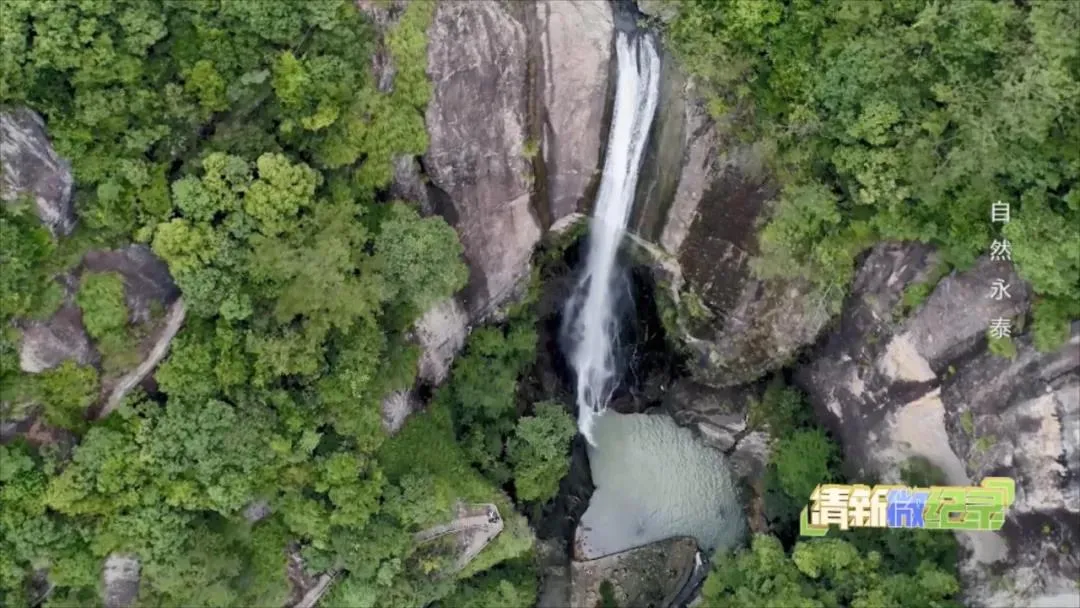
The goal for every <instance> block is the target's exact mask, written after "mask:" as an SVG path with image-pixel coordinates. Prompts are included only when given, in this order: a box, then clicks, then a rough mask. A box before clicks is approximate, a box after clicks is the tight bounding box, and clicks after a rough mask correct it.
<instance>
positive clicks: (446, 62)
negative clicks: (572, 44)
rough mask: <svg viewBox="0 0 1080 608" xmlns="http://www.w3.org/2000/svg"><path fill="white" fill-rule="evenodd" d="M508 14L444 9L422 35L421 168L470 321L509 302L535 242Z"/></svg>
mask: <svg viewBox="0 0 1080 608" xmlns="http://www.w3.org/2000/svg"><path fill="white" fill-rule="evenodd" d="M515 12H519V11H515V7H514V6H512V5H507V4H505V3H500V2H495V1H494V0H489V1H446V2H441V3H439V5H438V7H437V8H436V9H435V16H434V19H433V21H432V24H431V27H430V28H429V30H428V75H429V77H430V78H431V82H432V87H433V95H432V99H431V102H430V103H429V104H428V108H427V117H426V120H427V130H428V135H429V139H430V145H429V148H428V151H427V153H426V154H425V155H424V168H425V170H426V171H427V174H428V177H429V178H430V180H431V185H432V186H434V187H435V188H436V189H437V190H438V191H439V193H440V196H438V197H437V198H439V199H440V204H439V205H437V210H438V211H439V212H440V213H441V214H442V215H443V216H444V217H446V218H447V220H448V221H449V222H450V223H451V225H453V226H454V227H455V228H456V229H457V231H458V234H459V236H460V237H461V242H462V244H463V245H464V248H465V257H466V259H467V260H468V263H469V267H470V270H471V273H470V277H469V284H468V286H467V287H466V290H465V294H464V304H465V308H466V310H467V311H468V313H469V315H470V317H473V318H477V317H483V316H485V315H486V314H487V313H488V312H491V309H492V308H494V307H496V306H498V305H499V303H501V302H504V301H506V300H507V299H508V298H509V297H510V296H512V295H513V293H514V291H515V288H516V287H517V286H518V284H519V283H520V282H521V281H522V279H523V278H524V277H525V276H527V274H528V269H529V258H530V256H531V255H532V250H533V246H534V245H535V244H536V243H537V241H538V240H539V239H540V234H541V231H540V225H539V223H538V221H537V219H536V217H535V216H534V214H533V211H532V205H531V197H532V182H533V177H532V175H533V173H532V164H531V162H530V160H529V159H528V158H527V157H526V154H525V141H526V139H528V136H529V130H528V106H529V103H528V94H529V86H528V69H527V67H528V35H527V32H526V29H525V25H524V23H523V21H522V20H521V19H520V18H519V16H518V15H515V14H514V13H515Z"/></svg>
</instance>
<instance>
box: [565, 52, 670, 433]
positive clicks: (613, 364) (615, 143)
mask: <svg viewBox="0 0 1080 608" xmlns="http://www.w3.org/2000/svg"><path fill="white" fill-rule="evenodd" d="M615 49H616V53H617V55H618V76H617V78H618V80H617V83H616V89H615V106H614V111H613V113H612V120H611V130H610V134H609V136H608V147H607V157H606V160H605V162H604V173H603V176H602V178H601V181H600V191H599V193H598V195H597V197H596V209H595V211H594V213H593V220H592V226H591V230H590V232H589V248H588V252H587V258H586V266H585V273H584V274H583V276H582V277H581V281H580V283H579V284H578V288H577V290H576V291H575V293H574V295H573V296H572V297H571V300H570V302H569V310H570V311H574V314H571V315H567V317H566V318H567V323H568V326H567V327H566V328H564V331H566V332H567V333H568V334H569V335H570V336H571V344H573V350H572V354H571V357H570V363H571V365H572V366H573V368H574V371H575V372H576V373H577V404H578V428H579V429H580V431H581V433H582V435H584V436H585V438H586V439H588V440H589V442H590V443H592V423H593V418H594V417H595V416H597V415H599V414H600V413H602V412H603V411H604V409H605V408H606V407H607V404H608V401H609V399H610V398H611V394H612V392H613V391H614V390H615V387H616V386H617V384H618V374H617V363H618V362H617V361H616V350H615V346H616V340H617V339H618V329H619V319H618V315H617V314H616V311H615V303H616V297H615V295H616V294H615V291H616V287H615V284H616V281H615V279H616V272H615V266H616V257H617V254H618V251H619V245H620V243H621V241H622V236H623V233H624V231H625V229H626V223H627V221H628V220H629V217H630V210H631V208H632V207H633V203H634V189H635V187H636V186H637V180H638V171H639V170H640V167H641V157H642V154H643V153H644V151H645V143H646V141H647V140H648V137H649V127H650V125H651V124H652V120H653V116H654V114H655V113H656V104H657V98H658V97H659V92H660V86H659V84H660V57H659V55H658V54H657V52H656V47H655V43H654V41H653V38H652V36H650V35H649V34H637V35H630V34H626V33H624V32H619V33H618V34H617V38H616V41H615Z"/></svg>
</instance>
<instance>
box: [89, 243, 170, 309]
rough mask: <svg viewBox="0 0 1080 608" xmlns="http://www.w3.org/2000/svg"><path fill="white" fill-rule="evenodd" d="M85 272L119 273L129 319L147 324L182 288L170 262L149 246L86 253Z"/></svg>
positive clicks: (139, 245)
mask: <svg viewBox="0 0 1080 608" xmlns="http://www.w3.org/2000/svg"><path fill="white" fill-rule="evenodd" d="M83 270H84V271H85V272H116V273H118V274H119V275H120V276H121V277H122V278H123V280H124V299H125V301H126V303H127V307H128V312H129V313H130V315H131V317H130V321H131V322H132V323H146V322H147V321H150V320H151V317H153V316H154V309H155V308H156V309H158V310H159V311H163V310H164V308H165V307H166V306H168V305H170V304H172V303H173V302H174V301H176V299H177V298H179V297H180V289H179V288H178V287H177V286H176V283H174V282H173V278H172V275H171V274H169V265H168V264H166V263H165V262H164V261H162V260H161V259H160V258H158V257H157V256H156V255H154V253H153V252H152V251H150V248H149V247H147V246H146V245H141V244H136V245H129V246H127V247H124V248H122V249H95V250H93V251H89V252H87V254H86V255H85V256H83Z"/></svg>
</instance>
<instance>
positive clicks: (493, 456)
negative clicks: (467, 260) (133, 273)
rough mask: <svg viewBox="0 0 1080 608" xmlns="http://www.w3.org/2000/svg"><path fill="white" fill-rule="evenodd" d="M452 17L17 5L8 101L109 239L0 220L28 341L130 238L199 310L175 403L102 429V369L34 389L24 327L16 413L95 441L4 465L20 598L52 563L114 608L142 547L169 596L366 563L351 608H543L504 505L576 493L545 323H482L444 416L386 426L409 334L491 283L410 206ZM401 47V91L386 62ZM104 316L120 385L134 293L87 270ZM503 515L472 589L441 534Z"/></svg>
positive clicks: (308, 9)
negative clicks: (114, 575)
mask: <svg viewBox="0 0 1080 608" xmlns="http://www.w3.org/2000/svg"><path fill="white" fill-rule="evenodd" d="M432 10H433V6H432V4H430V3H426V2H415V3H410V4H409V6H408V8H407V9H406V10H405V12H404V13H403V14H402V15H401V16H400V19H398V21H397V22H396V24H393V25H391V26H390V27H389V29H388V30H387V31H384V32H379V31H377V30H376V29H375V28H374V27H373V25H372V24H370V23H368V22H367V21H366V19H365V17H364V16H363V15H362V13H361V12H360V11H358V10H357V9H356V7H355V5H354V3H353V2H352V1H351V0H315V1H309V0H303V1H300V0H288V1H284V0H283V1H282V2H278V3H272V5H271V4H267V3H260V2H236V1H225V0H210V1H207V2H170V1H167V0H151V1H150V2H143V1H138V2H136V1H131V0H122V1H120V2H105V3H102V2H98V1H96V0H58V1H57V2H51V3H49V4H48V6H44V5H41V4H40V3H36V2H30V1H23V0H13V1H12V2H8V3H6V4H5V9H4V11H3V13H4V14H3V17H2V18H0V61H2V66H0V67H2V69H0V103H3V104H23V105H28V106H29V107H31V108H33V109H34V110H36V111H38V112H40V113H41V114H42V115H43V116H44V117H45V119H46V121H47V123H48V129H49V133H50V136H51V138H52V140H53V142H54V145H55V146H56V148H57V150H58V152H59V153H60V154H61V155H62V156H63V157H65V158H67V159H70V160H71V162H72V164H73V167H74V175H75V179H76V192H77V195H76V196H77V198H76V207H77V212H78V215H79V217H80V220H81V225H82V229H81V232H80V233H79V235H78V238H76V239H70V240H69V241H68V243H71V244H65V242H60V243H57V242H55V241H53V240H52V238H51V237H50V236H49V234H48V232H47V231H46V230H44V229H43V228H41V227H40V226H39V225H38V223H37V220H36V218H34V217H33V215H32V214H29V213H26V212H25V209H23V208H21V207H15V206H7V205H5V206H4V207H3V208H2V209H0V237H2V238H3V241H4V243H5V247H4V250H3V252H2V253H0V256H2V258H0V259H2V262H3V266H4V272H3V273H0V324H2V325H3V326H4V327H5V328H7V327H8V326H9V324H10V321H11V320H12V319H13V318H16V317H22V318H25V317H31V316H40V315H43V314H44V315H47V314H48V313H50V312H51V309H54V308H55V305H56V303H58V302H59V298H58V294H59V291H58V290H57V289H54V288H53V287H52V286H53V285H54V283H53V282H52V281H51V278H52V277H53V276H54V275H55V274H56V273H57V272H60V271H63V270H65V269H67V268H70V267H71V266H72V265H73V260H77V258H78V257H79V256H80V255H81V253H82V251H84V250H85V249H86V247H88V246H90V245H92V244H93V245H99V246H118V245H122V244H124V243H126V242H130V241H140V242H145V243H149V244H150V245H151V247H152V249H153V251H154V252H155V253H156V254H157V255H158V256H159V257H161V258H162V259H163V260H165V262H167V264H168V266H169V270H170V272H171V274H172V276H173V277H174V279H175V281H176V283H177V285H178V286H179V287H180V289H181V290H182V292H183V297H184V300H185V302H186V305H187V309H188V317H187V320H186V323H185V326H184V327H183V329H182V330H181V332H180V333H179V334H178V336H177V338H176V339H175V340H174V343H173V344H172V346H171V351H170V355H169V357H168V359H167V360H166V361H165V362H164V363H163V364H162V365H161V366H160V368H159V369H158V371H157V373H156V380H157V384H158V388H159V392H157V393H155V394H152V395H143V394H140V393H133V394H129V396H128V398H127V400H126V401H125V402H124V404H122V405H121V407H119V408H117V409H116V410H115V411H114V412H113V413H112V414H111V415H110V416H108V417H107V418H106V419H104V420H101V421H97V422H89V421H87V420H86V419H85V411H86V409H87V408H88V407H89V406H90V405H91V404H92V403H94V401H95V400H96V399H97V395H98V380H97V375H98V370H95V369H93V368H89V367H79V366H76V365H75V364H74V363H73V362H66V363H64V364H63V365H61V366H59V367H57V368H55V369H53V370H49V371H47V372H45V373H43V374H40V375H37V376H32V377H31V376H26V375H24V374H20V373H19V372H18V369H17V367H14V366H12V365H11V363H12V360H13V358H16V357H14V355H15V345H16V344H17V335H9V334H8V333H7V331H6V329H5V334H4V337H3V340H0V356H2V357H3V359H4V361H3V364H4V368H3V370H2V375H0V388H2V389H3V390H4V395H3V401H4V402H5V403H7V402H8V401H9V399H11V397H12V395H17V396H19V397H20V400H21V399H22V398H24V397H25V398H28V399H30V400H31V401H33V402H35V403H38V404H39V405H42V406H43V408H44V417H45V420H46V421H47V422H48V423H49V424H52V425H57V426H62V427H66V428H69V429H72V430H75V431H78V432H79V433H81V438H80V439H79V442H78V444H77V445H75V446H74V447H73V448H72V449H70V450H65V451H61V450H57V449H56V448H55V446H52V445H50V444H48V443H46V444H45V445H39V446H32V445H30V444H29V443H26V442H23V441H17V442H15V443H13V444H11V445H6V446H2V447H0V458H2V460H3V466H2V467H0V532H2V540H0V604H3V605H21V604H25V603H29V602H30V601H31V600H33V599H35V598H32V597H30V595H29V594H31V593H32V592H33V591H32V588H31V586H30V585H29V584H28V581H29V580H30V578H31V577H32V576H33V574H34V572H36V571H43V572H45V573H46V576H47V577H48V583H49V585H51V589H52V590H51V591H50V593H49V596H48V599H47V600H46V604H47V605H72V604H77V605H89V604H93V603H96V602H97V599H96V598H97V596H98V592H99V581H100V568H101V563H102V560H103V559H104V558H105V556H107V555H108V554H110V553H112V552H117V551H119V552H125V553H129V554H133V555H135V556H137V557H138V559H139V561H140V563H141V574H142V584H141V585H140V597H139V603H140V604H146V605H159V604H160V605H200V606H227V605H243V606H254V605H259V606H265V605H281V604H282V603H283V602H284V601H285V600H286V598H288V597H289V596H290V594H291V593H292V590H290V583H289V579H288V577H287V576H286V573H287V567H288V560H289V552H290V551H292V550H294V548H295V549H296V550H298V551H299V553H300V554H301V555H302V556H303V558H304V564H305V567H306V568H307V570H308V572H309V573H316V572H320V571H326V570H336V571H338V572H339V573H341V576H339V583H338V584H337V585H336V588H335V589H334V590H332V591H331V595H330V596H329V598H328V601H330V603H337V604H339V605H342V604H347V605H350V606H353V605H355V606H359V605H364V606H402V605H425V604H428V603H430V602H432V601H436V600H439V599H440V598H444V597H445V598H447V605H461V606H472V605H489V604H490V602H491V601H497V602H498V603H499V604H500V605H511V604H515V605H527V604H529V603H531V602H532V599H531V598H533V597H535V586H536V574H535V572H534V571H533V569H532V566H531V561H530V560H529V559H528V556H529V552H530V548H531V545H532V533H531V531H530V530H529V528H528V525H527V523H526V522H525V520H524V518H523V517H522V516H521V515H519V514H517V513H515V511H514V505H513V503H512V502H511V500H510V499H509V497H508V496H507V495H506V494H504V493H503V492H502V490H501V488H500V486H503V485H507V487H513V486H512V485H511V482H512V480H513V477H514V475H515V473H518V474H520V475H522V479H523V480H524V481H523V483H522V484H521V485H522V487H524V488H533V489H532V490H526V494H528V495H529V496H534V495H535V497H537V498H539V497H540V496H541V495H545V494H547V493H550V488H551V484H552V483H555V484H557V482H558V480H557V479H556V478H555V476H557V475H561V472H560V471H561V469H560V468H559V466H558V465H559V462H558V460H559V459H558V458H556V456H555V453H556V452H558V451H560V450H564V449H565V448H566V445H565V443H566V442H565V439H566V431H567V427H566V420H564V419H563V418H561V417H560V415H558V414H555V413H554V410H550V409H548V406H544V407H540V408H538V409H537V411H536V415H535V416H534V417H531V418H525V419H524V421H523V422H522V423H520V424H518V422H517V418H518V416H519V414H520V413H522V412H519V411H518V409H517V408H516V407H515V402H514V389H515V385H516V380H517V377H518V375H519V374H520V373H521V371H522V370H523V369H524V367H525V366H527V365H528V364H530V363H531V361H532V358H533V355H534V351H535V340H536V338H535V332H533V330H532V328H531V321H530V320H529V319H528V318H526V317H524V316H521V317H519V318H516V319H515V321H514V322H513V323H512V324H511V326H510V327H508V328H505V331H504V329H503V328H492V329H482V330H479V331H477V332H476V333H475V334H474V336H473V338H472V339H471V340H470V345H469V348H468V350H467V354H466V356H465V357H464V358H462V359H461V360H459V361H458V362H457V364H456V365H455V371H454V378H453V380H452V381H451V383H450V385H448V386H447V387H445V388H443V389H441V390H440V392H439V395H438V397H437V398H436V399H435V402H434V403H433V404H431V405H430V406H429V408H428V410H427V411H426V412H424V413H423V414H420V415H417V416H415V417H414V418H413V419H411V420H410V421H409V422H408V423H407V424H406V425H405V427H404V429H403V430H402V431H401V432H400V434H399V435H397V436H395V437H393V438H390V437H388V436H387V434H386V432H385V431H384V429H383V426H382V418H381V410H380V402H381V400H382V399H383V397H384V396H385V395H387V394H388V393H389V392H390V391H393V390H402V389H407V388H410V387H411V386H412V385H413V382H414V378H415V375H416V363H417V358H418V354H419V353H418V350H417V349H416V348H415V347H413V346H410V345H409V344H408V342H407V336H406V332H407V331H408V330H409V328H410V327H411V326H412V324H413V322H414V321H415V319H416V318H417V317H418V316H419V314H421V313H422V312H424V311H425V310H426V309H427V308H428V307H429V306H430V305H431V304H432V303H434V302H436V301H438V300H441V299H443V298H446V297H448V296H450V295H451V294H453V293H454V292H456V291H457V290H459V289H460V288H461V287H463V286H464V284H465V281H466V278H467V269H466V267H465V265H464V263H463V261H462V259H461V253H462V247H461V245H460V243H459V242H458V240H457V236H456V234H455V233H454V231H453V229H452V228H450V227H449V226H448V225H447V224H446V223H445V222H444V221H443V220H442V219H440V218H437V217H421V216H420V215H419V214H418V213H417V211H416V210H415V209H414V208H413V207H412V206H411V205H410V204H409V203H408V202H387V201H385V200H384V197H383V193H384V191H385V188H386V186H387V185H388V184H389V182H390V179H391V177H392V166H391V161H392V159H393V158H395V157H397V156H400V155H406V156H407V155H415V154H419V153H422V152H423V151H424V149H425V147H426V145H427V136H426V133H425V129H424V109H425V106H426V104H427V100H428V98H429V97H430V94H431V90H430V89H431V87H430V84H429V83H428V82H427V78H426V76H425V61H426V39H425V35H424V31H425V29H426V27H427V24H428V22H429V20H430V18H431V15H432ZM379 36H382V40H381V42H380V41H379ZM377 44H382V45H384V46H385V49H386V50H387V51H388V52H389V53H390V55H391V56H392V60H393V63H394V66H395V69H396V72H395V75H394V84H393V87H391V89H390V91H389V92H382V91H380V90H379V89H378V88H377V86H376V85H377V83H376V82H375V79H374V78H373V75H372V73H371V71H370V67H371V54H372V52H373V51H374V50H375V48H376V45H377ZM56 287H58V286H56ZM76 301H77V303H78V305H79V306H80V308H81V309H82V313H83V320H84V324H85V326H86V329H87V331H88V333H89V334H90V335H91V336H92V337H93V338H94V341H95V344H96V345H97V347H98V349H99V350H101V351H102V354H103V355H104V356H103V362H102V367H103V370H104V371H105V372H109V371H110V370H115V368H117V366H119V367H123V365H121V364H120V363H116V361H117V359H116V357H115V355H116V354H117V353H120V352H123V351H124V349H130V348H131V346H132V342H131V339H132V338H133V334H132V333H131V332H130V328H129V327H128V311H127V308H126V304H125V300H124V286H123V282H122V280H121V279H120V277H119V276H117V275H115V274H96V273H84V274H83V275H82V277H81V285H80V288H79V291H78V294H77V296H76ZM526 312H527V311H526ZM110 361H113V362H114V363H116V365H110V363H109V362H110ZM121 363H122V362H121ZM560 413H561V415H562V416H565V412H560ZM571 426H572V425H571ZM511 436H513V437H514V441H516V442H518V443H515V446H518V445H520V447H514V448H513V449H512V450H511V452H513V453H515V454H519V457H518V460H516V461H513V462H512V461H511V459H510V457H509V455H508V454H507V451H506V450H505V443H506V441H507V440H509V439H510V438H511ZM459 440H461V441H462V443H459ZM532 454H536V455H537V457H538V458H540V460H539V461H537V462H525V459H526V458H530V457H531V455H532ZM478 469H479V470H478ZM481 471H482V472H483V473H485V474H486V475H487V476H486V477H485V475H483V474H481ZM553 480H554V481H553ZM530 492H531V493H530ZM488 502H493V503H495V504H496V505H497V506H498V507H499V511H500V513H501V514H502V517H503V520H504V528H503V531H502V533H501V534H499V536H497V537H496V538H495V539H494V540H493V541H492V543H491V544H490V545H489V546H487V547H486V548H485V549H484V550H483V551H482V552H481V553H480V554H479V556H478V557H477V558H476V559H474V560H473V561H472V562H471V563H469V564H468V565H467V566H466V567H465V569H464V570H461V571H460V572H455V573H454V574H453V575H452V576H443V574H444V573H446V572H449V570H447V568H449V567H450V566H451V565H452V564H453V563H454V561H455V556H456V551H457V550H456V548H455V547H454V546H453V543H449V542H448V543H433V544H430V545H423V546H418V545H417V544H416V543H414V541H413V534H414V533H415V532H417V531H419V530H421V529H423V528H424V527H427V526H431V525H434V524H438V523H445V522H446V521H448V520H449V519H452V518H453V516H454V509H455V506H456V505H457V504H459V503H488ZM255 504H265V505H266V506H268V507H269V513H268V514H266V513H263V514H261V515H260V516H253V515H251V513H253V512H254V511H252V510H250V509H249V507H251V506H252V505H255ZM507 560H514V561H513V563H512V564H511V563H510V562H508V561H507ZM504 562H506V563H507V564H509V565H507V566H499V564H501V563H504ZM493 567H498V570H495V571H492V570H491V569H492V568H493ZM507 573H512V574H513V575H512V576H510V575H509V574H507ZM504 574H505V575H506V576H504ZM462 581H463V582H462Z"/></svg>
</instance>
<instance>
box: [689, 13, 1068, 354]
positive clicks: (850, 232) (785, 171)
mask: <svg viewBox="0 0 1080 608" xmlns="http://www.w3.org/2000/svg"><path fill="white" fill-rule="evenodd" d="M679 8H680V11H679V17H678V18H677V19H676V20H675V21H674V22H673V23H671V26H670V31H669V33H670V38H671V40H672V41H673V43H674V46H675V47H676V49H677V50H678V51H679V54H680V55H681V58H682V59H683V60H684V62H685V65H686V66H687V67H688V69H689V70H690V71H691V72H692V73H693V74H694V75H695V76H696V77H698V80H699V82H700V84H701V85H702V86H704V88H705V89H706V90H707V91H708V92H709V94H710V95H711V99H712V101H711V109H712V110H713V113H714V114H716V115H717V116H720V115H724V114H728V113H729V112H733V113H734V116H735V117H736V120H735V124H739V125H743V126H744V131H745V133H744V135H745V136H748V137H753V138H756V139H764V140H766V141H770V142H772V143H773V145H774V148H775V149H776V151H777V154H776V158H775V164H776V170H777V172H778V174H779V176H780V178H781V182H782V184H783V186H784V187H783V192H782V193H781V195H780V196H779V198H778V199H777V200H776V202H775V209H774V213H773V215H772V218H771V220H770V221H769V223H768V224H767V225H766V226H765V228H764V230H763V231H762V232H761V235H760V245H761V259H760V260H758V262H757V264H758V266H757V268H758V270H759V271H760V272H761V273H762V274H764V275H766V276H773V275H786V276H798V275H801V276H808V277H810V278H812V279H813V280H815V281H816V282H818V283H819V285H821V286H822V287H828V286H842V285H844V284H846V282H847V281H848V280H849V278H850V276H851V273H852V269H853V263H854V259H855V256H857V255H858V254H859V253H860V252H861V251H862V250H863V249H865V248H866V247H867V246H868V245H869V244H872V243H873V242H874V241H876V240H879V239H900V240H918V241H923V242H928V243H932V244H934V245H936V246H938V247H939V248H940V249H941V250H942V251H943V252H944V253H945V255H946V257H947V259H948V261H949V262H950V263H952V264H955V265H958V266H964V265H967V264H969V263H971V262H972V261H973V260H974V259H975V258H976V257H977V256H979V255H981V254H984V253H986V252H987V251H988V249H989V247H990V243H991V241H992V239H993V238H995V237H998V236H999V235H998V234H997V233H996V229H995V225H994V224H992V223H991V222H990V216H989V213H990V205H991V204H992V203H993V202H995V201H999V200H1000V201H1003V202H1007V203H1009V204H1010V207H1011V210H1012V214H1011V216H1012V219H1011V221H1010V223H1009V224H1008V225H1007V226H1006V227H1005V229H1004V235H1005V236H1006V237H1007V238H1008V239H1009V240H1010V241H1011V243H1012V246H1013V260H1014V262H1015V264H1016V267H1017V269H1018V271H1019V273H1020V275H1021V276H1022V277H1023V278H1024V279H1026V280H1028V281H1030V282H1031V284H1032V286H1033V287H1034V289H1035V291H1036V293H1038V294H1039V295H1040V301H1039V303H1038V304H1037V309H1036V315H1035V319H1036V321H1037V327H1036V329H1035V331H1036V333H1037V335H1040V336H1041V339H1040V344H1041V345H1044V346H1050V345H1052V343H1053V340H1052V338H1053V337H1055V336H1057V337H1060V335H1061V331H1062V330H1061V328H1062V327H1064V322H1065V320H1066V319H1068V318H1080V278H1078V277H1080V239H1078V238H1077V233H1076V230H1075V226H1077V225H1080V189H1078V186H1077V183H1078V179H1080V146H1077V142H1078V141H1080V113H1078V112H1077V111H1076V103H1075V100H1076V99H1077V98H1078V97H1080V67H1078V66H1080V61H1078V58H1080V47H1078V46H1077V45H1076V43H1075V41H1076V40H1077V39H1078V38H1080V4H1077V3H1075V2H1057V1H1055V0H1034V1H1032V2H1023V3H1016V2H964V1H950V2H924V1H922V0H910V1H905V2H885V3H878V2H849V1H847V0H830V1H827V2H810V1H803V0H761V1H754V2H743V1H740V0H688V1H686V2H680V3H679ZM833 292H834V293H839V290H833ZM1051 326H1052V327H1051Z"/></svg>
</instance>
